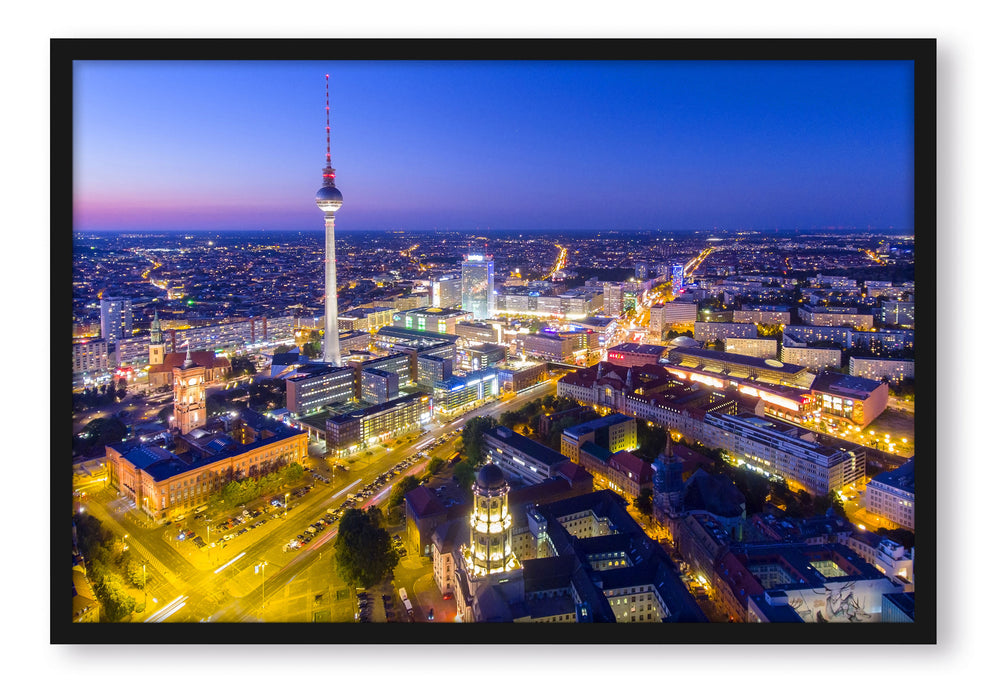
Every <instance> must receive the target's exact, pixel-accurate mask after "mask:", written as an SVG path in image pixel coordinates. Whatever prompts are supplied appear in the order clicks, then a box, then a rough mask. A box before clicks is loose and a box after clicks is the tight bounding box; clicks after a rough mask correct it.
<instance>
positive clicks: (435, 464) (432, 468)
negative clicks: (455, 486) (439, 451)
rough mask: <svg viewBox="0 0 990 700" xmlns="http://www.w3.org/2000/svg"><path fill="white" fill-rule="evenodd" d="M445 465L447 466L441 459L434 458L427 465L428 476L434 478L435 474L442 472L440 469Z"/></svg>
mask: <svg viewBox="0 0 990 700" xmlns="http://www.w3.org/2000/svg"><path fill="white" fill-rule="evenodd" d="M444 464H445V462H444V460H442V459H440V458H439V457H432V458H431V459H430V461H429V463H428V464H427V465H426V474H427V476H433V475H434V474H436V473H437V472H438V471H440V467H442V466H443V465H444Z"/></svg>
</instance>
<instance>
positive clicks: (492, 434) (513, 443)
mask: <svg viewBox="0 0 990 700" xmlns="http://www.w3.org/2000/svg"><path fill="white" fill-rule="evenodd" d="M485 437H486V438H491V439H493V440H498V441H499V442H502V443H503V444H505V445H508V446H509V447H511V448H513V449H514V450H518V451H519V452H522V453H523V454H524V455H526V456H527V457H529V458H530V459H532V460H533V461H535V462H538V463H540V464H543V465H547V466H550V465H554V464H559V463H560V462H569V461H570V460H569V459H567V457H565V456H564V455H562V454H561V453H559V452H557V451H555V450H551V449H550V448H549V447H545V446H543V445H541V444H540V443H538V442H536V440H530V439H529V438H528V437H525V436H523V435H520V434H519V433H517V432H515V431H513V430H509V429H508V428H504V427H502V426H499V427H497V428H493V429H492V430H488V431H486V432H485Z"/></svg>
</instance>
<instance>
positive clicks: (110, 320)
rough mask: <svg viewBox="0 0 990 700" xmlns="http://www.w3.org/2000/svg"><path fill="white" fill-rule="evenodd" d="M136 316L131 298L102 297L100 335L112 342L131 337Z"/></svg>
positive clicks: (112, 343)
mask: <svg viewBox="0 0 990 700" xmlns="http://www.w3.org/2000/svg"><path fill="white" fill-rule="evenodd" d="M133 323H134V318H133V315H132V312H131V300H130V299H125V298H124V297H103V298H102V299H100V335H101V336H103V338H104V339H105V340H106V341H107V342H108V343H110V344H111V345H114V344H116V343H117V342H118V341H121V340H126V339H129V338H130V337H131V328H132V326H133Z"/></svg>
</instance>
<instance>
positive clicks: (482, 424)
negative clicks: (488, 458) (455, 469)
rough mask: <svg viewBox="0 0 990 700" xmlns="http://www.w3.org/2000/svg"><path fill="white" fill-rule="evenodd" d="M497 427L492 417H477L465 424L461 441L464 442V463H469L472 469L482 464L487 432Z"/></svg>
mask: <svg viewBox="0 0 990 700" xmlns="http://www.w3.org/2000/svg"><path fill="white" fill-rule="evenodd" d="M496 425H497V423H496V422H495V419H494V418H492V417H491V416H476V417H474V418H472V419H471V420H469V421H468V422H467V423H465V424H464V430H463V432H462V433H461V439H462V440H463V441H464V450H463V454H464V461H466V462H468V463H469V464H470V465H471V467H472V468H474V466H475V465H476V464H478V463H479V462H481V453H482V450H483V449H484V442H485V435H484V434H485V432H486V431H488V430H491V429H492V428H494V427H495V426H496Z"/></svg>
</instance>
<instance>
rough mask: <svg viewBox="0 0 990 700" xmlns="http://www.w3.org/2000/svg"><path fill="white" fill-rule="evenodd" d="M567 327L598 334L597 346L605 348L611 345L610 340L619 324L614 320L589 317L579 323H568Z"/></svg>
mask: <svg viewBox="0 0 990 700" xmlns="http://www.w3.org/2000/svg"><path fill="white" fill-rule="evenodd" d="M567 327H568V328H571V329H574V330H588V331H595V332H597V333H598V346H599V347H602V348H607V347H610V346H611V345H612V339H613V338H614V337H615V334H616V332H617V331H618V330H619V322H618V320H617V319H614V318H603V317H602V316H590V317H588V318H585V319H582V320H580V321H569V322H568V323H567Z"/></svg>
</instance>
